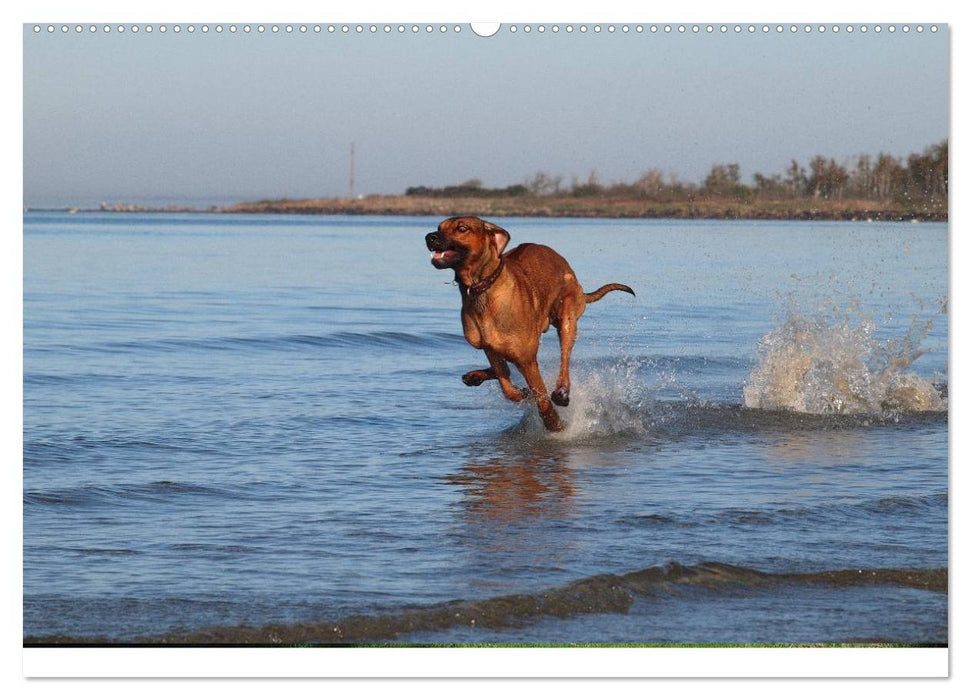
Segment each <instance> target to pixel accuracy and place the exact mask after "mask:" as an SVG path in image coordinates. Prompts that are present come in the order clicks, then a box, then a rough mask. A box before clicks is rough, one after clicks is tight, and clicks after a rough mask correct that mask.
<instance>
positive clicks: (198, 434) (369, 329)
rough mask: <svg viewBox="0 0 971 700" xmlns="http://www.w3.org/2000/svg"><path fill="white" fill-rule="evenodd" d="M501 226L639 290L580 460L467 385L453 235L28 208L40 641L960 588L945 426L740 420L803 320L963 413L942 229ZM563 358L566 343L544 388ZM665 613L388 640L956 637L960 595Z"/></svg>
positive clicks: (819, 418)
mask: <svg viewBox="0 0 971 700" xmlns="http://www.w3.org/2000/svg"><path fill="white" fill-rule="evenodd" d="M497 223H500V224H501V225H503V226H505V227H506V228H507V229H508V230H509V232H510V233H511V235H512V241H511V243H510V246H512V245H514V244H516V243H518V242H523V241H531V242H537V243H545V244H548V245H551V246H552V247H554V248H556V249H557V250H558V251H559V252H561V253H562V254H563V255H564V256H565V257H566V258H567V259H568V260H570V262H571V263H572V265H573V267H574V269H575V271H576V272H577V275H578V277H579V279H580V281H581V283H583V284H584V286H586V287H587V288H588V289H593V288H595V287H597V286H599V285H601V284H604V283H606V282H614V281H616V282H622V283H625V284H629V285H630V286H631V287H633V288H634V289H635V290H636V292H637V297H636V298H631V297H629V296H628V295H624V294H611V295H608V296H607V297H605V298H604V299H603V300H601V301H599V302H597V303H596V304H593V305H591V306H590V307H589V308H588V309H587V313H586V314H585V315H584V317H583V318H582V319H581V320H580V324H579V326H580V334H579V338H578V341H577V346H576V350H575V353H574V386H573V392H572V397H573V401H572V404H571V406H570V407H569V408H567V409H563V410H562V411H561V414H562V416H563V418H564V420H565V421H566V423H567V425H568V427H567V430H566V431H565V432H564V434H562V435H557V436H549V435H547V434H546V433H545V432H544V431H543V429H542V427H541V424H540V422H539V421H538V419H537V418H536V416H535V415H534V414H535V407H534V406H529V405H525V404H524V405H516V404H511V403H509V402H507V401H505V400H504V399H503V398H502V396H501V393H500V392H499V389H498V387H497V386H496V385H495V383H487V384H485V385H483V386H481V387H476V388H470V387H466V386H464V385H463V384H462V382H461V381H460V377H461V375H462V373H464V372H466V371H468V370H469V369H474V368H481V367H485V366H486V362H485V360H484V357H483V356H482V354H481V353H480V352H479V351H476V350H474V349H473V348H471V347H470V346H468V345H467V344H466V342H465V340H464V338H463V337H462V334H461V324H460V320H459V305H460V297H459V293H458V290H457V288H455V287H454V286H453V285H452V284H451V279H450V277H451V275H450V273H448V272H445V271H438V270H435V269H434V268H433V267H432V266H431V265H430V264H429V260H428V252H427V250H426V249H425V246H424V241H423V236H424V234H425V233H426V232H428V231H430V230H432V229H433V228H434V227H435V225H436V224H437V220H434V219H429V218H405V217H402V218H396V217H333V216H325V217H317V216H306V217H299V216H296V217H289V216H253V215H216V214H198V215H195V214H86V213H81V214H74V215H71V214H57V213H42V212H39V213H34V212H30V213H26V214H25V215H24V468H23V481H24V543H23V544H24V572H23V573H24V635H25V638H28V639H38V638H50V637H54V636H61V637H66V638H73V639H81V640H85V639H94V638H99V639H102V640H105V639H106V640H109V641H113V642H125V641H132V640H137V639H139V638H146V637H152V636H159V635H166V634H172V633H175V632H184V633H191V632H194V631H199V630H206V629H209V628H216V627H224V628H233V627H238V626H242V625H249V626H260V625H267V624H269V623H280V624H284V625H297V624H299V623H307V622H317V621H322V620H325V621H326V620H342V619H346V618H347V617H348V616H354V615H362V614H363V615H370V616H374V617H375V618H376V619H378V618H381V619H383V618H386V617H387V616H389V615H395V614H399V613H400V612H401V611H406V610H412V609H414V606H428V608H429V609H432V610H434V609H435V606H439V605H442V604H444V603H447V602H449V601H488V600H493V599H495V598H497V597H501V596H508V595H513V594H515V595H520V594H521V595H536V594H542V593H543V592H544V591H549V590H555V589H562V588H563V587H564V586H568V585H570V584H571V583H573V582H576V581H580V580H582V579H585V578H588V577H591V576H597V575H601V574H611V575H618V576H619V575H623V574H626V573H628V572H632V571H638V570H642V569H647V568H650V567H659V566H664V565H666V564H667V563H669V562H678V563H681V564H684V565H689V566H691V565H695V564H698V563H701V562H721V563H724V564H727V565H731V566H737V567H746V568H750V569H754V570H757V571H760V572H766V573H781V574H786V573H811V572H819V571H829V570H850V569H852V570H858V569H866V568H873V569H878V568H879V569H910V568H913V569H937V568H941V567H947V563H948V551H947V515H948V491H947V457H948V452H947V429H948V426H947V412H946V410H940V409H938V410H934V411H930V412H928V411H916V410H914V411H910V410H907V409H902V410H901V409H897V410H893V411H888V412H883V411H879V412H877V413H875V414H874V415H865V416H860V415H854V416H834V415H805V414H798V413H794V412H791V411H769V410H760V409H758V408H751V407H746V406H745V405H744V403H743V387H744V385H745V383H746V381H747V379H748V378H749V376H750V374H751V373H752V371H753V370H754V369H755V368H756V367H757V366H758V365H759V362H760V347H761V346H760V341H761V340H762V339H763V338H764V337H766V336H767V334H769V333H770V332H771V331H773V329H775V328H777V327H779V325H780V324H783V323H785V321H786V319H787V318H790V317H791V315H792V314H793V309H799V310H800V312H802V313H806V314H811V313H816V312H819V310H820V309H825V310H826V313H827V314H829V315H830V316H831V317H832V316H834V314H835V316H836V317H838V318H839V320H840V321H841V322H850V323H855V322H856V320H857V319H859V318H861V317H865V318H867V319H869V320H870V321H871V322H872V324H873V332H872V335H873V338H874V341H875V342H888V343H891V342H892V341H893V340H894V339H895V338H901V337H904V336H907V335H908V334H911V335H913V329H914V328H915V327H917V326H919V327H920V329H921V332H920V337H919V342H920V346H921V348H922V349H924V350H925V351H926V352H924V354H923V355H921V356H920V357H919V358H918V359H917V360H916V361H915V362H914V363H913V364H912V365H911V366H910V367H908V368H906V371H907V372H912V373H914V374H916V375H918V376H919V377H921V378H923V379H926V380H927V382H933V383H934V385H935V386H936V388H937V389H938V390H940V391H942V392H943V391H945V387H946V383H947V366H948V354H947V348H948V343H947V340H948V339H947V318H948V317H947V316H946V315H945V314H944V313H942V306H944V304H945V302H946V299H945V296H946V292H947V275H948V267H947V263H948V259H947V227H946V225H938V224H886V223H867V222H845V223H843V222H841V223H822V222H710V221H626V220H624V221H613V220H609V221H608V220H552V219H513V218H510V219H500V220H497ZM834 309H835V310H836V311H835V312H834ZM820 313H822V312H820ZM841 314H842V315H841ZM557 358H558V350H557V347H556V336H555V333H552V334H550V335H547V336H545V337H544V343H543V346H542V349H541V353H540V366H541V368H542V369H543V371H544V374H545V375H546V376H547V378H548V383H551V382H550V381H549V380H551V379H552V378H553V377H555V373H556V362H557ZM822 359H824V360H825V358H822ZM516 379H517V380H519V381H520V384H521V383H522V382H521V379H520V378H519V377H516ZM666 595H667V594H666ZM661 600H662V601H663V602H664V604H659V603H658V599H655V598H651V597H650V596H646V597H645V596H641V597H637V598H636V600H635V601H634V603H633V604H632V605H631V606H630V607H629V609H627V610H625V611H620V612H618V611H607V612H603V611H600V612H597V611H594V610H591V611H588V613H589V614H587V612H585V611H583V610H574V611H571V612H570V614H566V615H563V616H561V617H557V616H545V617H539V618H536V619H528V620H523V621H522V623H521V624H516V625H504V626H494V627H493V628H492V629H491V630H490V629H487V628H483V627H481V626H479V627H469V626H465V627H455V628H451V629H445V630H440V631H438V632H411V633H408V632H407V630H398V631H393V632H392V633H389V634H387V635H386V636H385V637H384V638H386V639H391V640H395V639H396V640H398V641H407V642H417V643H422V642H428V641H455V642H475V641H483V640H498V641H503V642H520V641H529V642H541V643H561V642H571V641H584V642H598V641H602V642H611V643H614V642H644V643H649V642H665V643H667V642H676V641H686V642H704V641H711V642H745V641H756V642H763V643H764V642H774V641H780V642H788V641H800V642H812V641H846V640H855V639H883V640H891V641H907V642H914V643H941V642H946V641H947V594H946V592H942V591H940V590H919V589H915V588H911V587H906V586H879V587H875V588H867V587H863V588H860V587H849V588H836V589H830V588H825V587H820V586H816V585H802V584H800V585H798V586H793V585H789V584H786V585H785V586H781V587H773V588H769V589H762V588H758V587H744V586H743V587H742V588H741V589H738V590H736V589H732V592H731V593H730V594H726V593H724V592H717V591H715V592H711V593H710V594H709V593H704V592H703V591H702V592H699V591H692V592H690V593H684V594H681V593H679V594H676V595H675V594H671V595H667V597H663V598H662V599H661ZM834 610H835V611H838V612H835V613H834V612H833V611H834ZM780 620H781V621H782V622H778V621H780ZM773 621H777V622H778V624H775V623H773ZM311 641H312V640H311Z"/></svg>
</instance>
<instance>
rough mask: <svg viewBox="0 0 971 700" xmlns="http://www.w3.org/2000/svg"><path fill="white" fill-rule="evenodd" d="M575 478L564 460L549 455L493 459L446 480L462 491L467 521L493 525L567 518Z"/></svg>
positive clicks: (573, 495)
mask: <svg viewBox="0 0 971 700" xmlns="http://www.w3.org/2000/svg"><path fill="white" fill-rule="evenodd" d="M575 479H576V477H575V475H574V474H573V472H572V470H571V469H570V468H569V466H568V465H567V463H566V461H565V460H564V459H562V458H560V457H557V456H551V455H544V456H535V457H534V456H526V455H523V456H519V457H515V458H510V457H503V458H498V457H496V458H492V459H488V460H485V461H483V462H482V463H470V464H468V465H466V466H465V467H463V468H462V469H461V470H460V471H459V472H458V473H456V474H453V475H451V476H449V477H447V481H448V482H449V483H451V484H454V485H456V486H458V487H459V488H461V489H462V492H463V495H464V496H465V498H464V501H463V503H464V507H465V509H466V516H467V518H468V519H471V520H483V519H484V520H488V521H491V522H493V523H494V524H503V523H505V524H512V523H516V522H520V521H526V520H534V519H541V520H545V519H550V518H562V517H566V516H568V515H569V514H570V513H571V512H572V510H573V509H574V505H575V504H574V497H575V495H576V484H575Z"/></svg>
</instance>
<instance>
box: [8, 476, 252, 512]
mask: <svg viewBox="0 0 971 700" xmlns="http://www.w3.org/2000/svg"><path fill="white" fill-rule="evenodd" d="M232 495H233V494H232V493H231V492H228V491H226V490H224V489H218V488H213V487H209V486H200V485H197V484H186V483H177V482H173V481H154V482H150V483H145V484H116V485H84V486H73V487H68V488H62V489H47V490H31V491H24V497H23V502H24V505H25V506H26V505H45V506H102V505H106V504H113V503H118V502H124V501H162V500H169V499H172V498H178V497H185V496H205V497H219V498H229V497H232Z"/></svg>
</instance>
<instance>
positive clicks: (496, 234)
mask: <svg viewBox="0 0 971 700" xmlns="http://www.w3.org/2000/svg"><path fill="white" fill-rule="evenodd" d="M482 223H483V224H485V232H486V233H488V234H489V235H490V236H492V240H493V241H495V243H496V253H498V254H499V255H502V251H503V250H505V248H506V245H507V244H508V243H509V232H508V231H506V229H504V228H502V227H501V226H496V225H495V224H490V223H489V222H488V221H483V222H482Z"/></svg>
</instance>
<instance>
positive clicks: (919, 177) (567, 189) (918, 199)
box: [405, 139, 948, 206]
mask: <svg viewBox="0 0 971 700" xmlns="http://www.w3.org/2000/svg"><path fill="white" fill-rule="evenodd" d="M947 160H948V142H947V140H946V139H945V140H944V141H942V142H940V143H937V144H934V145H932V146H929V147H927V148H926V149H924V151H922V152H920V153H911V154H910V155H908V156H907V157H906V158H898V157H894V156H892V155H889V154H886V153H879V154H878V155H876V156H871V155H861V156H859V157H857V158H856V159H855V162H853V163H852V164H847V163H845V162H844V163H839V162H837V161H836V160H835V159H833V158H826V157H824V156H821V155H820V156H816V157H814V158H812V159H811V160H810V161H809V162H808V163H807V164H806V165H803V164H801V163H799V162H798V161H796V160H792V161H791V162H790V164H789V167H788V168H786V170H785V172H784V173H782V174H773V175H765V174H763V173H755V174H754V175H753V176H752V181H751V183H750V184H746V183H743V182H742V178H741V169H740V167H739V165H738V163H716V164H715V165H713V166H712V167H711V171H710V172H709V173H708V175H707V177H705V179H704V181H703V182H701V183H686V182H681V181H680V180H678V178H677V176H676V175H673V174H669V175H667V176H665V175H664V173H662V172H661V171H660V170H657V169H650V170H647V171H645V172H644V173H642V174H641V176H640V177H639V178H638V179H637V180H636V181H634V182H631V183H625V182H615V183H612V184H603V183H602V182H601V181H600V179H599V177H598V176H597V173H596V171H594V172H591V173H590V175H589V176H588V177H587V179H586V180H585V181H580V180H578V179H577V178H573V180H572V182H571V183H570V184H569V185H564V183H563V178H562V177H561V176H554V175H550V174H548V173H544V172H538V173H536V174H535V175H532V176H530V177H528V178H527V179H526V180H525V181H524V182H522V183H519V184H516V185H511V186H509V187H503V188H487V187H484V186H483V184H482V182H481V180H477V179H474V180H468V181H467V182H464V183H462V184H460V185H451V186H447V187H441V188H434V187H409V188H408V189H407V190H406V191H405V194H406V195H408V196H425V197H493V198H494V197H523V196H533V197H609V198H630V199H645V200H649V201H656V202H673V201H684V200H692V199H697V198H700V197H722V198H732V199H740V200H767V201H768V200H772V201H778V200H795V199H825V200H837V201H838V200H842V199H858V200H871V201H879V202H900V203H904V204H912V205H913V204H921V205H932V206H946V205H947V195H948V162H947Z"/></svg>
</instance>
